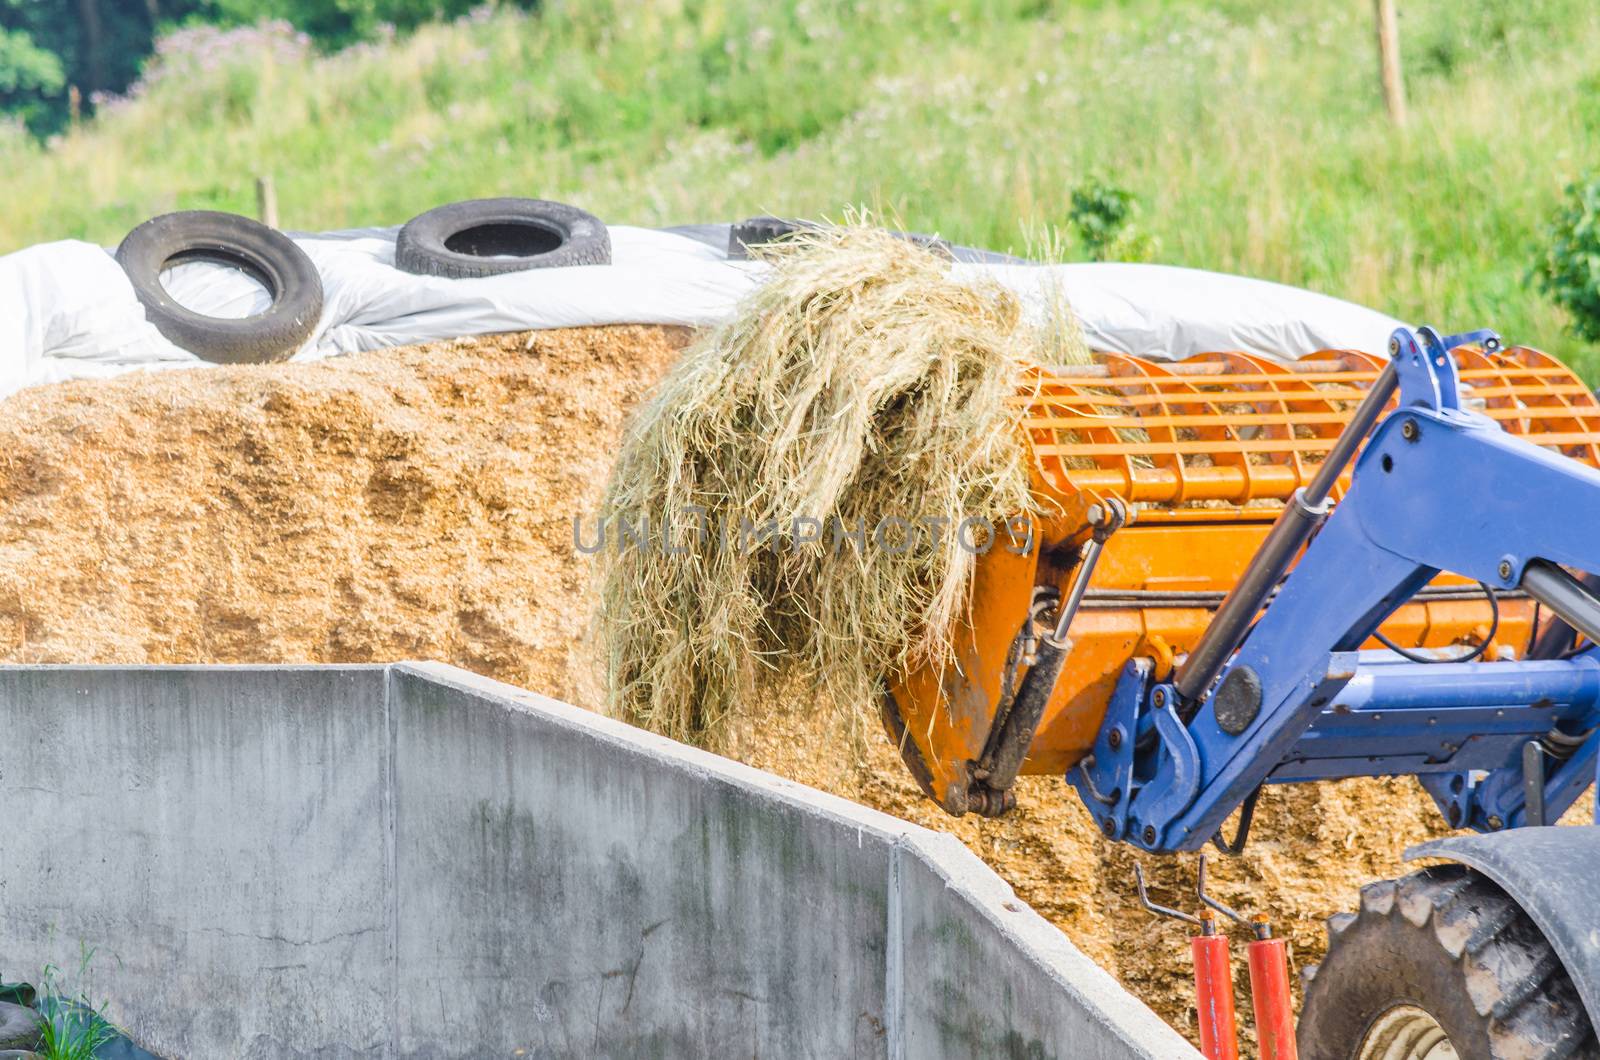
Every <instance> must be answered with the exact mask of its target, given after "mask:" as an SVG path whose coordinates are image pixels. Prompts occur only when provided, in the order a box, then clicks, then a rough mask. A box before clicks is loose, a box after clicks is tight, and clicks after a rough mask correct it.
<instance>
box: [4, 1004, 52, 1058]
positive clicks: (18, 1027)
mask: <svg viewBox="0 0 1600 1060" xmlns="http://www.w3.org/2000/svg"><path fill="white" fill-rule="evenodd" d="M43 1028H44V1017H42V1016H40V1015H39V1014H38V1013H37V1012H35V1011H34V1010H33V1009H31V1008H24V1007H23V1006H21V1005H13V1004H11V1003H10V1002H6V1001H0V1049H20V1050H22V1051H24V1052H26V1051H27V1050H29V1049H37V1048H38V1047H39V1039H40V1036H41V1034H42V1031H43Z"/></svg>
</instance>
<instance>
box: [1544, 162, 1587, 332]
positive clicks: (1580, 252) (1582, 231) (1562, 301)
mask: <svg viewBox="0 0 1600 1060" xmlns="http://www.w3.org/2000/svg"><path fill="white" fill-rule="evenodd" d="M1545 244H1546V245H1545V249H1544V254H1543V256H1542V257H1541V258H1540V260H1539V261H1538V262H1537V263H1535V265H1534V267H1533V279H1534V281H1535V282H1536V283H1537V284H1538V287H1539V290H1540V291H1542V292H1543V293H1544V294H1545V295H1547V296H1549V298H1550V299H1551V300H1552V301H1554V302H1555V303H1556V304H1557V305H1559V306H1560V307H1561V308H1562V309H1565V310H1566V311H1567V312H1568V313H1569V314H1570V315H1571V317H1572V330H1573V331H1574V332H1575V333H1576V334H1577V335H1579V336H1580V337H1582V338H1585V339H1589V340H1590V341H1600V178H1591V179H1589V180H1588V181H1587V182H1585V183H1577V184H1571V185H1568V187H1567V195H1566V201H1565V202H1564V203H1563V204H1562V205H1561V208H1560V209H1559V210H1557V211H1556V215H1555V217H1554V218H1553V219H1552V220H1551V222H1550V226H1549V228H1548V229H1547V230H1546V238H1545Z"/></svg>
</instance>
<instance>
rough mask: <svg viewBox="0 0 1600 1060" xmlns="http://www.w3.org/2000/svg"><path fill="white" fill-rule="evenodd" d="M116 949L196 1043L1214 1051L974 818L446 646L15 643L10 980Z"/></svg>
mask: <svg viewBox="0 0 1600 1060" xmlns="http://www.w3.org/2000/svg"><path fill="white" fill-rule="evenodd" d="M84 947H92V948H93V950H94V954H95V955H94V958H93V960H92V962H91V979H92V985H93V991H94V994H95V996H96V997H103V998H106V999H108V1000H109V1002H110V1005H109V1008H110V1011H111V1012H112V1013H113V1015H115V1016H116V1017H117V1018H118V1019H119V1020H120V1021H122V1022H123V1023H124V1024H125V1025H126V1026H127V1027H128V1028H129V1029H130V1030H132V1031H133V1032H134V1034H135V1037H137V1038H138V1039H140V1040H141V1041H142V1042H143V1043H144V1044H146V1045H147V1046H149V1047H150V1048H152V1049H154V1050H156V1051H157V1052H161V1053H163V1054H164V1055H167V1056H170V1057H173V1058H206V1060H212V1058H219V1057H251V1058H262V1060H266V1058H272V1060H278V1058H284V1057H320V1058H346V1057H351V1058H353V1057H383V1058H399V1057H499V1056H507V1057H509V1056H531V1057H546V1056H548V1057H589V1056H661V1057H678V1056H739V1057H811V1056H815V1057H846V1056H849V1057H855V1056H867V1057H877V1056H882V1057H888V1058H892V1060H901V1058H922V1057H958V1056H959V1057H995V1056H1000V1057H1026V1058H1029V1060H1045V1058H1049V1057H1060V1058H1063V1060H1067V1058H1071V1060H1079V1058H1091V1057H1135V1056H1139V1057H1144V1056H1159V1057H1193V1056H1196V1055H1197V1054H1196V1053H1194V1051H1193V1050H1191V1049H1190V1048H1189V1047H1188V1046H1187V1045H1186V1044H1185V1043H1184V1042H1183V1040H1182V1039H1181V1038H1180V1037H1179V1036H1178V1035H1177V1034H1175V1033H1174V1032H1172V1031H1171V1030H1170V1029H1168V1028H1167V1027H1166V1026H1165V1025H1164V1024H1162V1023H1161V1022H1160V1021H1159V1020H1157V1019H1156V1018H1155V1017H1154V1016H1153V1015H1152V1014H1151V1013H1150V1012H1149V1011H1148V1010H1147V1009H1145V1008H1144V1006H1142V1005H1141V1004H1140V1003H1139V1002H1138V1001H1136V1000H1135V999H1134V998H1133V997H1131V996H1130V995H1128V994H1127V993H1125V992H1124V991H1122V990H1121V989H1120V988H1119V987H1118V986H1117V985H1116V984H1115V983H1114V982H1113V981H1112V980H1111V979H1110V978H1109V977H1108V976H1107V975H1106V974H1105V973H1103V972H1101V971H1100V970H1099V969H1098V968H1096V967H1095V966H1094V965H1093V964H1091V963H1090V962H1089V961H1088V960H1087V959H1086V958H1084V957H1083V956H1082V955H1081V954H1080V953H1078V951H1077V950H1075V949H1074V948H1073V947H1072V946H1071V945H1070V943H1068V942H1067V940H1066V939H1065V937H1064V936H1062V935H1061V933H1060V932H1058V931H1056V930H1055V929H1054V928H1053V927H1051V926H1050V925H1048V924H1047V923H1045V922H1044V921H1043V920H1042V919H1041V918H1040V917H1039V916H1038V915H1037V914H1035V913H1034V912H1033V911H1032V910H1030V909H1028V908H1027V907H1026V906H1024V905H1023V904H1022V903H1021V902H1020V901H1018V900H1017V899H1016V898H1015V897H1014V896H1013V895H1012V893H1011V891H1010V889H1009V888H1008V887H1007V886H1006V885H1005V884H1004V883H1003V882H1002V881H1001V880H1000V879H999V878H998V877H996V876H995V875H994V874H993V873H992V872H990V871H989V870H988V869H987V868H986V867H985V866H984V865H983V864H982V863H981V862H979V861H978V860H977V859H976V858H974V857H973V856H972V855H971V854H970V853H968V852H967V851H966V849H965V848H963V847H962V846H961V844H960V843H959V842H957V841H956V840H955V839H953V838H951V837H949V836H944V835H939V834H936V833H933V832H929V831H927V830H925V829H921V828H918V827H915V826H913V825H908V824H905V823H904V822H901V821H898V820H896V819H894V818H891V817H887V816H885V815H883V814H879V813H875V812H873V811H870V810H866V809H864V808H862V807H859V806H856V805H854V804H852V803H849V802H845V801H843V800H839V799H835V798H832V797H830V796H827V795H824V794H821V793H819V792H816V791H812V790H810V789H808V788H805V787H802V786H800V785H798V784H793V783H790V782H788V781H785V780H781V779H779V778H777V777H773V776H771V775H768V774H765V773H761V772H758V771H756V770H752V769H747V768H745V767H743V766H740V765H738V764H736V763H733V762H729V761H727V760H725V759H721V758H717V757H716V756H713V755H709V754H705V753H703V752H700V751H696V750H693V749H692V748H686V747H683V746H681V745H678V744H674V743H672V742H670V741H667V740H663V739H660V738H657V737H654V736H650V735H649V734H646V733H642V732H640V731H638V730H636V729H632V728H630V727H628V726H625V725H621V724H618V723H616V722H611V721H608V720H606V719H603V718H598V717H595V716H594V715H592V714H588V713H586V712H584V711H580V710H577V709H576V708H573V707H569V706H566V705H564V704H560V703H556V702H554V701H552V700H549V699H545V698H543V697H540V696H536V695H532V694H529V693H526V692H521V691H518V690H516V689H512V688H509V687H507V686H504V685H499V684H496V683H494V682H491V681H487V680H484V679H481V678H477V677H474V676H472V675H470V674H467V673H465V672H463V671H459V670H454V669H451V668H449V667H444V666H438V665H433V664H419V665H410V664H406V665H395V666H389V667H240V668H234V667H179V668H94V667H75V668H55V667H0V973H3V974H4V975H6V976H7V977H17V976H22V977H35V976H37V973H38V970H39V969H40V968H41V967H42V966H43V965H44V964H46V963H47V962H49V963H54V964H57V965H60V966H63V967H68V968H71V967H74V966H76V964H77V963H78V959H79V954H80V952H81V950H82V949H83V948H84ZM519 1050H521V1051H519Z"/></svg>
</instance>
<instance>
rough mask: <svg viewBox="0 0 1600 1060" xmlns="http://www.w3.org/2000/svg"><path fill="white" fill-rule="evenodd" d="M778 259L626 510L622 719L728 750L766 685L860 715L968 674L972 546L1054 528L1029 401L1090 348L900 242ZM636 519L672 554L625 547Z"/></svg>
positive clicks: (659, 423)
mask: <svg viewBox="0 0 1600 1060" xmlns="http://www.w3.org/2000/svg"><path fill="white" fill-rule="evenodd" d="M766 256H767V259H768V261H769V263H770V265H771V267H772V275H771V277H770V280H769V282H768V283H766V284H765V285H764V286H763V287H762V288H761V289H760V290H759V291H758V292H756V293H755V294H754V295H752V296H751V298H750V299H749V300H748V301H747V302H746V304H745V305H743V306H742V307H741V310H740V311H739V312H738V313H737V314H736V316H735V318H734V319H733V320H731V321H729V322H728V323H727V324H725V325H723V326H722V327H720V328H718V329H716V330H715V331H714V332H711V333H708V334H707V335H706V336H705V337H704V338H703V339H702V340H701V341H700V342H698V343H697V344H696V345H695V346H694V347H692V348H691V349H690V350H689V351H688V352H687V353H686V355H685V357H684V359H683V360H682V361H681V362H680V363H679V364H678V365H677V367H676V368H675V369H674V370H673V371H672V372H671V374H670V375H669V376H668V377H667V378H666V379H665V380H664V381H663V383H662V386H661V388H660V389H659V391H658V392H657V393H656V394H655V396H654V397H653V398H652V400H651V401H650V402H649V403H648V404H647V405H646V406H645V407H644V408H643V409H641V411H640V414H639V415H638V417H637V419H636V420H635V422H634V423H633V425H632V427H631V429H630V431H629V433H628V435H627V437H626V439H625V442H624V445H623V449H622V453H621V455H620V457H619V459H618V461H617V464H616V467H615V469H614V471H613V473H612V479H611V483H610V486H609V489H608V491H607V497H606V502H605V504H604V506H603V513H604V515H605V517H606V518H607V520H608V528H609V531H610V533H611V536H610V538H609V539H608V541H607V545H606V548H605V549H604V551H603V553H602V559H601V562H600V564H599V573H600V578H601V589H600V591H601V596H602V614H601V625H602V633H603V636H604V639H605V641H606V645H607V651H608V679H609V687H610V689H611V705H612V708H613V710H615V711H616V712H617V713H618V714H619V715H620V716H621V717H623V718H626V719H627V720H629V721H631V722H633V723H635V724H638V725H642V726H645V727H648V728H650V729H653V730H655V731H657V732H661V733H664V734H666V735H668V736H672V737H675V738H678V739H685V740H693V741H697V742H702V743H710V744H713V745H715V744H716V743H717V738H718V735H719V726H720V724H721V723H722V722H723V721H724V720H725V719H726V718H727V717H728V716H729V715H730V714H731V713H733V712H734V711H736V710H738V709H740V708H741V707H742V706H746V705H748V704H749V703H750V702H751V699H752V696H753V695H754V690H755V688H756V683H757V677H758V675H759V668H760V667H769V668H771V669H773V670H775V671H780V672H782V673H784V674H785V675H788V676H791V677H792V676H796V675H798V676H800V677H801V678H803V679H808V680H810V681H811V682H814V684H815V686H816V687H817V688H818V690H819V692H820V693H822V695H821V696H819V698H820V700H821V701H824V702H832V703H839V704H843V705H845V709H847V710H848V709H851V708H853V707H854V706H858V705H862V704H867V703H870V702H871V701H872V694H873V690H874V688H875V686H876V683H877V682H878V681H879V680H880V679H881V678H882V676H883V675H884V674H885V673H887V672H889V671H891V670H894V669H897V668H899V667H903V666H906V665H909V664H911V663H913V662H915V661H919V660H924V659H930V658H943V657H946V656H947V654H948V647H949V646H948V640H947V638H948V635H949V631H950V629H951V627H952V624H953V623H954V621H955V619H956V618H957V616H958V615H959V613H960V611H961V609H962V608H963V607H964V606H965V604H966V599H967V592H968V587H969V580H970V578H971V574H972V568H973V562H974V559H975V557H974V555H973V553H972V550H971V549H970V548H965V547H963V546H962V544H961V540H960V538H959V535H958V534H957V533H956V532H955V529H956V528H957V527H958V526H959V525H960V524H961V523H962V521H963V520H964V519H970V520H975V521H982V522H983V523H984V524H987V525H990V526H995V527H999V528H1002V530H1003V528H1004V527H1005V526H1006V521H1007V520H1008V519H1012V518H1014V517H1016V516H1018V515H1019V514H1020V513H1025V512H1028V511H1030V510H1031V505H1032V501H1031V500H1030V497H1029V495H1028V489H1027V469H1026V459H1027V455H1026V451H1025V449H1024V446H1023V444H1022V440H1021V436H1020V432H1019V429H1018V424H1017V410H1016V409H1015V408H1014V407H1012V406H1010V405H1009V404H1008V402H1007V398H1008V397H1010V396H1011V395H1012V394H1014V393H1015V391H1016V388H1017V386H1018V385H1019V381H1020V380H1021V379H1022V378H1023V377H1024V374H1025V369H1026V366H1027V365H1028V364H1029V363H1038V362H1039V361H1040V360H1046V359H1059V358H1060V356H1061V353H1060V351H1061V350H1063V349H1068V348H1071V347H1072V344H1073V343H1072V338H1071V336H1072V334H1073V332H1072V330H1071V328H1070V327H1068V325H1071V324H1072V321H1071V317H1070V311H1069V310H1067V309H1066V308H1065V307H1064V306H1061V305H1056V306H1051V307H1045V311H1044V312H1043V313H1042V314H1041V313H1040V312H1034V313H1032V314H1024V312H1023V307H1022V305H1021V304H1020V303H1019V302H1018V300H1017V299H1016V298H1015V297H1014V296H1013V295H1011V294H1010V293H1009V292H1006V291H1005V290H1003V289H1001V288H999V287H997V286H990V285H970V284H966V283H961V282H958V281H956V280H954V279H952V278H951V276H950V274H949V268H948V263H947V262H945V261H944V260H942V259H941V258H939V257H937V256H935V255H933V254H930V253H928V252H927V251H924V250H921V249H919V248H917V247H915V246H912V245H910V244H908V243H906V242H903V241H901V240H897V239H894V238H892V237H891V236H889V235H888V234H887V233H885V232H883V231H882V230H880V229H874V228H871V227H868V226H865V225H861V224H854V225H846V226H843V227H840V228H836V229H830V230H823V231H817V232H810V233H806V234H805V235H803V236H801V237H800V238H798V239H796V240H794V241H792V242H788V243H785V244H784V245H782V246H781V247H774V248H771V249H769V250H768V251H767V252H766ZM1077 348H1078V349H1079V350H1081V341H1080V342H1079V343H1078V347H1077ZM1075 356H1081V353H1079V354H1075ZM691 513H692V514H691ZM619 519H623V520H629V521H630V522H631V523H632V524H633V525H637V524H638V523H640V522H641V521H647V522H648V526H649V530H650V538H649V544H648V545H646V546H641V545H639V544H638V543H637V542H630V543H627V544H626V545H625V546H624V543H623V542H621V541H619V539H618V535H617V533H616V530H617V520H619ZM896 519H903V520H906V521H907V522H908V523H909V524H910V531H909V532H906V530H905V528H904V527H903V526H902V525H901V524H899V523H896V522H893V520H896ZM884 520H890V522H889V523H887V524H885V523H884V522H883V521H884ZM971 525H976V523H974V524H971ZM669 526H670V527H671V529H670V531H669V530H667V529H666V528H667V527H669ZM863 526H865V527H866V528H867V533H866V535H865V540H864V545H863V542H862V540H861V539H859V538H856V539H853V538H851V537H850V536H848V533H849V532H850V531H852V530H855V531H859V530H860V528H861V527H863ZM933 527H942V528H944V530H943V531H942V532H941V533H938V534H937V535H936V534H935V533H934V532H933ZM774 529H776V531H777V532H776V534H775V535H774V534H773V531H774ZM812 534H816V535H818V536H819V537H820V539H819V540H814V541H803V540H798V539H799V538H803V537H808V536H811V535H812ZM764 535H765V537H764ZM664 542H665V543H667V544H670V545H672V546H673V547H674V548H675V549H677V550H678V551H673V552H668V551H666V550H665V549H663V548H662V547H661V545H662V544H663V543H664Z"/></svg>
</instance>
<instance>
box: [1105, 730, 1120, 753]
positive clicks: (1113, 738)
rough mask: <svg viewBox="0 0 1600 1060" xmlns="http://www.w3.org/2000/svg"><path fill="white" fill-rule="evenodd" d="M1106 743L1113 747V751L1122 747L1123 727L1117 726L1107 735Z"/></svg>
mask: <svg viewBox="0 0 1600 1060" xmlns="http://www.w3.org/2000/svg"><path fill="white" fill-rule="evenodd" d="M1106 743H1108V744H1110V745H1111V749H1112V750H1113V751H1115V750H1116V749H1117V748H1119V747H1121V746H1122V726H1120V725H1115V726H1113V727H1112V729H1111V731H1110V732H1108V733H1106Z"/></svg>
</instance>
